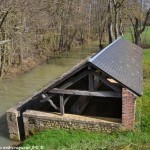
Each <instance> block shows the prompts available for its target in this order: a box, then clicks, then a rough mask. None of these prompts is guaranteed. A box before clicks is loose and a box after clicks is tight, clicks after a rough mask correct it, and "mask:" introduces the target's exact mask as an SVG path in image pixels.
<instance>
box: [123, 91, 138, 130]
mask: <svg viewBox="0 0 150 150" xmlns="http://www.w3.org/2000/svg"><path fill="white" fill-rule="evenodd" d="M135 111H136V96H135V95H134V94H133V93H132V92H131V91H129V90H128V89H125V88H123V90H122V125H123V126H124V127H125V128H126V129H129V130H132V129H133V128H134V122H135Z"/></svg>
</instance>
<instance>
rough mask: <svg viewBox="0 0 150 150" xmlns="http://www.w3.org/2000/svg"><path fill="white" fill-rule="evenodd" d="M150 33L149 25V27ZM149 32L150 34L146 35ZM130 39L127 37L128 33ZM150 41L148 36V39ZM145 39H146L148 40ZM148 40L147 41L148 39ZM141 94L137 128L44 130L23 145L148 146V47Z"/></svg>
mask: <svg viewBox="0 0 150 150" xmlns="http://www.w3.org/2000/svg"><path fill="white" fill-rule="evenodd" d="M149 32H150V28H149ZM149 35H150V34H149ZM128 39H129V36H128ZM147 39H148V40H150V37H149V38H147ZM148 40H147V41H148ZM148 43H150V41H148ZM143 64H144V65H143V69H144V84H143V86H144V95H143V96H142V97H141V98H138V100H137V112H136V118H137V121H136V130H135V131H134V132H121V133H110V134H106V133H91V132H85V131H66V130H60V129H58V130H47V131H44V132H41V133H38V134H36V135H34V136H32V137H31V138H29V139H27V140H26V141H25V142H24V144H23V146H35V145H36V146H37V145H39V146H41V145H43V146H44V149H45V150H46V149H47V150H52V149H58V150H65V149H66V150H68V149H70V150H77V149H78V150H80V149H81V150H84V149H86V150H94V149H95V150H97V149H109V150H111V149H113V150H114V149H117V150H118V149H119V150H120V149H122V150H129V149H130V150H132V149H133V150H134V149H142V150H145V149H147V150H149V149H150V49H144V61H143Z"/></svg>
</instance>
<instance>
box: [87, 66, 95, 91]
mask: <svg viewBox="0 0 150 150" xmlns="http://www.w3.org/2000/svg"><path fill="white" fill-rule="evenodd" d="M88 70H89V75H88V77H89V78H88V79H89V81H88V82H89V91H93V90H94V78H93V72H92V68H91V66H88Z"/></svg>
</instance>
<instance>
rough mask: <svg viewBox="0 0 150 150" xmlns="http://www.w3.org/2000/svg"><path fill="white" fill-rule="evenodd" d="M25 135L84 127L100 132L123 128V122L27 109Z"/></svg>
mask: <svg viewBox="0 0 150 150" xmlns="http://www.w3.org/2000/svg"><path fill="white" fill-rule="evenodd" d="M23 121H24V128H25V136H26V137H28V136H30V135H32V134H35V133H36V132H39V131H42V130H45V129H54V128H55V129H57V128H65V129H82V130H89V131H99V132H112V131H118V130H121V128H122V125H121V123H114V122H110V121H105V120H101V119H97V118H91V117H84V116H78V115H72V114H65V115H63V116H61V115H60V114H59V113H46V112H39V111H32V110H27V111H26V112H24V113H23Z"/></svg>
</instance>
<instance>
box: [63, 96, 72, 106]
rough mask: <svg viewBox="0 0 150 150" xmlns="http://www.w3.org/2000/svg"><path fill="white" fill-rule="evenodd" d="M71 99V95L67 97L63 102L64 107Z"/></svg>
mask: <svg viewBox="0 0 150 150" xmlns="http://www.w3.org/2000/svg"><path fill="white" fill-rule="evenodd" d="M71 97H72V95H69V96H68V97H67V98H66V99H65V100H64V106H65V105H66V103H67V102H68V100H69V99H70V98H71Z"/></svg>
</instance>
